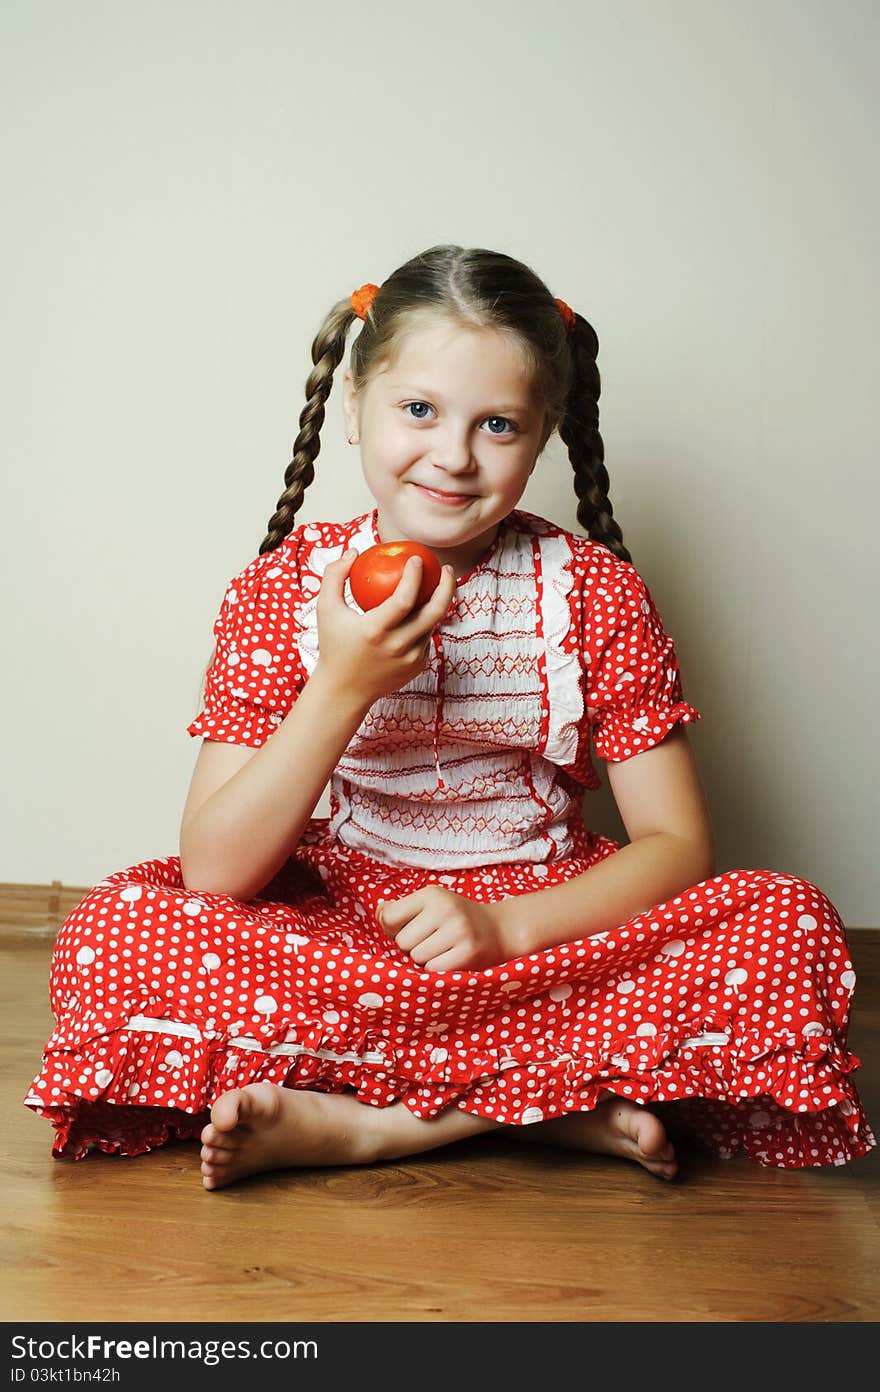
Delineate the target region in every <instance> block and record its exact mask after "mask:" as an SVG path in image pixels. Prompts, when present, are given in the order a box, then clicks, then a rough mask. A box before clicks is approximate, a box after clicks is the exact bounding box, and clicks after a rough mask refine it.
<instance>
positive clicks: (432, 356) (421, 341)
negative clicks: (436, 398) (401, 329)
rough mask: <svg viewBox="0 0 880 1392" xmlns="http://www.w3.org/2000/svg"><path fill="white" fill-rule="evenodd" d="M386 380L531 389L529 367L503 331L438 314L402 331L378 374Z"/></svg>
mask: <svg viewBox="0 0 880 1392" xmlns="http://www.w3.org/2000/svg"><path fill="white" fill-rule="evenodd" d="M380 375H381V378H382V380H383V382H385V383H386V384H387V385H388V386H395V387H397V386H414V385H419V384H421V385H424V386H428V385H430V384H432V383H434V384H436V387H437V389H438V390H442V388H443V385H444V383H448V384H449V385H450V386H451V387H456V388H459V389H460V388H461V387H462V386H464V385H468V386H472V387H473V388H474V389H475V390H477V391H479V392H480V393H483V392H487V391H488V392H489V393H490V394H493V393H496V392H499V391H504V392H506V393H508V394H510V393H514V394H517V393H518V394H519V395H521V396H522V399H523V402H524V403H526V402H528V401H529V400H530V399H531V395H532V379H531V372H530V371H529V368H528V366H527V364H526V361H525V358H524V355H523V353H522V351H521V349H520V348H519V347H518V346H517V344H516V343H515V342H514V341H513V340H512V339H511V337H510V336H509V335H507V334H502V333H499V332H497V330H494V329H478V328H474V327H472V326H466V327H463V326H462V325H460V324H452V323H450V322H449V321H446V320H443V321H440V322H439V323H438V322H437V321H433V322H432V323H430V324H424V325H420V326H418V327H414V328H412V329H410V330H409V331H408V332H407V333H406V335H405V336H404V338H403V340H402V342H401V345H400V349H399V351H398V353H397V356H396V358H395V359H394V361H393V362H391V363H389V364H388V365H387V366H386V368H385V369H384V371H383V372H382V373H381V374H380Z"/></svg>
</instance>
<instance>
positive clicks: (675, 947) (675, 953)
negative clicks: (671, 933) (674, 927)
mask: <svg viewBox="0 0 880 1392" xmlns="http://www.w3.org/2000/svg"><path fill="white" fill-rule="evenodd" d="M684 949H685V944H684V943H683V942H682V940H681V938H673V939H672V941H671V942H668V943H664V944H663V946H662V947H661V948H660V950H659V952H658V954H657V955H658V957H680V956H681V954H682V953H683V952H684Z"/></svg>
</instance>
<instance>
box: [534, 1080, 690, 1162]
mask: <svg viewBox="0 0 880 1392" xmlns="http://www.w3.org/2000/svg"><path fill="white" fill-rule="evenodd" d="M506 1129H507V1130H509V1131H515V1133H516V1135H517V1136H518V1137H520V1139H522V1140H528V1141H537V1142H538V1143H539V1144H541V1145H558V1146H564V1147H565V1148H566V1149H571V1150H592V1151H596V1152H598V1153H599V1154H602V1155H620V1156H622V1157H623V1158H624V1159H625V1160H637V1161H638V1163H639V1164H640V1165H644V1167H645V1169H646V1170H649V1171H650V1173H651V1174H654V1175H657V1176H658V1178H660V1179H673V1178H674V1177H675V1174H676V1171H677V1170H678V1161H677V1160H676V1158H675V1151H674V1150H673V1147H672V1144H671V1142H670V1141H669V1139H668V1137H667V1135H666V1131H665V1128H664V1126H663V1123H662V1121H661V1120H660V1118H659V1117H656V1116H655V1115H654V1113H653V1112H649V1111H648V1110H647V1108H645V1107H639V1106H637V1105H636V1103H634V1102H627V1101H625V1100H624V1099H623V1098H620V1097H614V1098H611V1099H610V1100H609V1101H606V1102H600V1103H599V1105H598V1106H597V1107H594V1108H593V1110H592V1111H591V1112H572V1113H571V1114H570V1115H569V1116H564V1117H555V1118H554V1119H553V1121H540V1122H537V1123H536V1124H535V1125H532V1126H517V1127H508V1128H506Z"/></svg>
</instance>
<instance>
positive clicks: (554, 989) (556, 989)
mask: <svg viewBox="0 0 880 1392" xmlns="http://www.w3.org/2000/svg"><path fill="white" fill-rule="evenodd" d="M571 990H572V988H571V987H570V986H567V985H562V986H551V987H550V991H549V995H550V999H551V1000H555V1001H564V1000H568V997H569V996H570V995H571Z"/></svg>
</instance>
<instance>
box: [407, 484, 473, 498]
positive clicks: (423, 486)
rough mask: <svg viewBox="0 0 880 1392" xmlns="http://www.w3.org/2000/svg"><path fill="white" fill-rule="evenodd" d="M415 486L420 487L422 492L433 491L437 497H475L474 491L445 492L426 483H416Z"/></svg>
mask: <svg viewBox="0 0 880 1392" xmlns="http://www.w3.org/2000/svg"><path fill="white" fill-rule="evenodd" d="M416 488H420V489H421V490H422V492H423V493H434V494H435V495H436V496H437V497H438V498H475V497H476V494H475V493H447V492H446V491H445V490H444V489H442V488H429V487H428V485H427V484H426V483H417V484H416Z"/></svg>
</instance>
